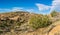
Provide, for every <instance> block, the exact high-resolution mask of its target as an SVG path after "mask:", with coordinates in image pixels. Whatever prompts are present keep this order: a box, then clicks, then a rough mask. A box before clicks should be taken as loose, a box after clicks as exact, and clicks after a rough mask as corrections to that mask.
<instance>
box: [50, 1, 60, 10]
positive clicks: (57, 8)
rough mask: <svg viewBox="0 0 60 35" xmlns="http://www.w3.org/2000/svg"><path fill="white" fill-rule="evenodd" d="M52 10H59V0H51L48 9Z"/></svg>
mask: <svg viewBox="0 0 60 35" xmlns="http://www.w3.org/2000/svg"><path fill="white" fill-rule="evenodd" d="M53 10H56V11H60V0H53V1H52V6H51V10H50V11H53Z"/></svg>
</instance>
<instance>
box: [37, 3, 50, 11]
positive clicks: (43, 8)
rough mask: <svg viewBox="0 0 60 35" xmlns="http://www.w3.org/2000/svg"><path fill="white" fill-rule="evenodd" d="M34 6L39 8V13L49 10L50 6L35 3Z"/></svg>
mask: <svg viewBox="0 0 60 35" xmlns="http://www.w3.org/2000/svg"><path fill="white" fill-rule="evenodd" d="M36 6H37V7H38V8H39V11H43V10H49V9H50V6H48V5H44V4H39V3H37V4H36Z"/></svg>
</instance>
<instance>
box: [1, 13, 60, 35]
mask: <svg viewBox="0 0 60 35" xmlns="http://www.w3.org/2000/svg"><path fill="white" fill-rule="evenodd" d="M33 16H34V18H33V19H31V21H33V22H32V23H35V24H33V26H34V28H36V27H37V29H32V27H30V26H29V22H30V18H31V17H33ZM46 16H48V17H46ZM38 17H39V18H38ZM36 18H38V19H39V21H38V22H36V21H35V20H37V19H36ZM40 18H41V19H40ZM46 18H47V19H46ZM48 18H49V19H51V20H50V21H51V22H52V23H51V22H50V21H49V19H48ZM42 19H43V20H42ZM34 21H35V22H34ZM40 21H41V22H40ZM39 23H42V24H39ZM47 23H48V24H47ZM50 23H51V24H50ZM59 24H60V13H59V14H57V15H56V16H54V17H51V15H44V16H43V15H42V14H35V13H29V12H9V13H0V35H55V34H56V33H57V35H58V34H59V33H58V31H60V29H59V28H60V26H59ZM35 25H36V26H35ZM46 25H47V26H46ZM45 26H46V27H45ZM55 30H56V31H57V32H56V31H55ZM52 33H53V34H52Z"/></svg>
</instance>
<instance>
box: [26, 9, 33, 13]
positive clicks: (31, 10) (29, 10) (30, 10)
mask: <svg viewBox="0 0 60 35" xmlns="http://www.w3.org/2000/svg"><path fill="white" fill-rule="evenodd" d="M26 11H28V12H30V13H32V12H34V9H27V10H26Z"/></svg>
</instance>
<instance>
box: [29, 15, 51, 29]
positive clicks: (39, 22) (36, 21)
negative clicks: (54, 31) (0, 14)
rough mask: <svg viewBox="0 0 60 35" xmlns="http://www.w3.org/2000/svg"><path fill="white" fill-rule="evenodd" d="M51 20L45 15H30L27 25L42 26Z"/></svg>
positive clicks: (48, 23) (45, 25)
mask: <svg viewBox="0 0 60 35" xmlns="http://www.w3.org/2000/svg"><path fill="white" fill-rule="evenodd" d="M51 23H52V22H51V21H50V19H49V18H48V17H47V16H38V15H37V16H32V17H31V18H30V20H29V25H30V26H31V27H32V28H33V29H37V28H43V27H47V26H48V25H50V24H51Z"/></svg>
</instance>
